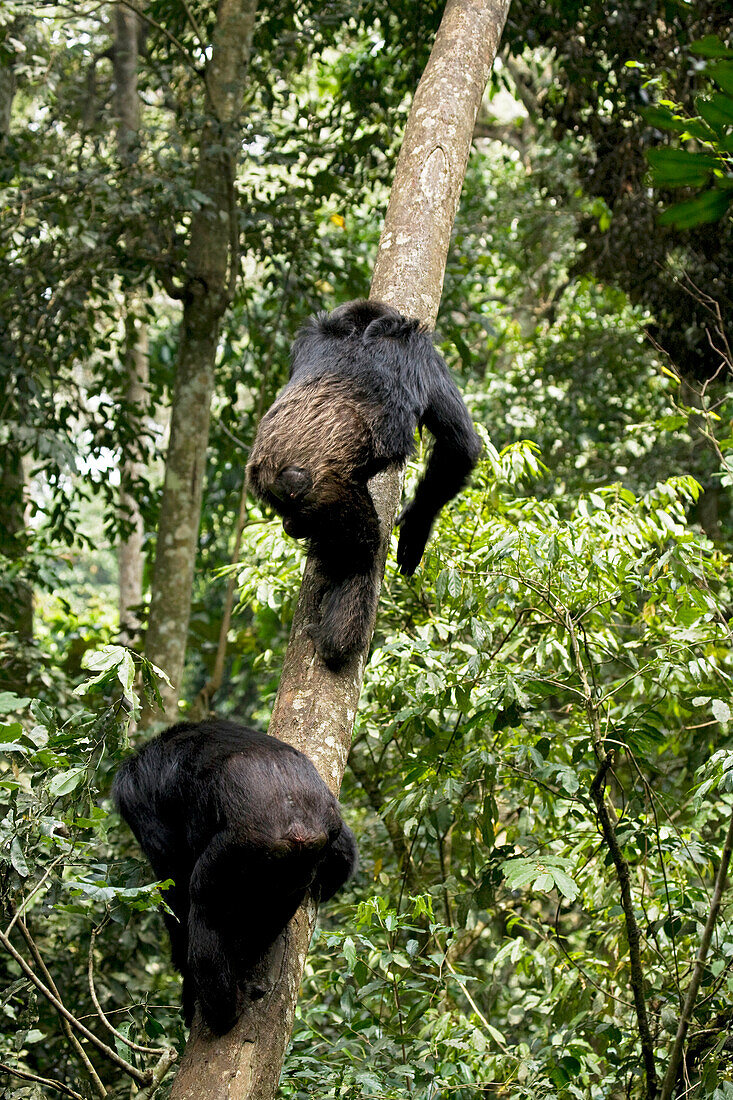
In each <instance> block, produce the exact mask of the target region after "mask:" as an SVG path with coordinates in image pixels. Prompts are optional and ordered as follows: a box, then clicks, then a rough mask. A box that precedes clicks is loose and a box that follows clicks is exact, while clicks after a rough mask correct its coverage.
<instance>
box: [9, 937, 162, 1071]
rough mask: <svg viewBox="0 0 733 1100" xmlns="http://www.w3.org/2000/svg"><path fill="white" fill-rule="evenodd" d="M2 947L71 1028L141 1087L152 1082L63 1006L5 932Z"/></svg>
mask: <svg viewBox="0 0 733 1100" xmlns="http://www.w3.org/2000/svg"><path fill="white" fill-rule="evenodd" d="M0 946H1V947H3V948H4V949H5V951H7V953H8V955H10V957H11V959H14V960H15V962H16V963H17V964H18V966H19V967H20V969H21V970H22V972H23V973H24V974H25V976H26V977H27V978H29V979H30V981H31V982H32V983H33V985H34V986H35V987H36V989H37V990H38V992H39V993H40V994H41V995H42V996H44V997H45V998H46V1000H47V1001H48V1002H49V1004H52V1005H53V1007H54V1008H55V1009H56V1011H57V1012H58V1013H59V1014H60V1015H61V1016H63V1017H64V1019H65V1020H67V1021H68V1022H69V1024H71V1026H72V1027H73V1028H74V1029H75V1031H77V1032H78V1034H79V1035H83V1036H84V1038H85V1039H88V1041H89V1042H90V1043H93V1045H94V1046H95V1047H96V1048H97V1050H99V1051H101V1052H102V1054H104V1056H105V1057H106V1058H108V1059H109V1060H110V1062H113V1063H114V1064H115V1065H116V1066H117V1067H118V1068H119V1069H121V1070H124V1072H125V1073H126V1074H127V1075H128V1076H129V1077H132V1079H133V1081H137V1083H138V1084H139V1085H147V1084H148V1083H149V1082H150V1079H151V1074H150V1073H141V1071H140V1070H139V1069H138V1068H137V1067H136V1066H132V1065H130V1063H129V1062H126V1061H125V1059H124V1058H120V1056H119V1054H118V1053H117V1052H116V1051H115V1050H112V1048H111V1047H108V1046H107V1044H106V1043H105V1042H103V1041H102V1040H101V1039H99V1038H98V1037H97V1036H96V1035H95V1034H94V1032H93V1031H90V1030H89V1028H87V1027H84V1024H82V1023H81V1022H80V1021H79V1020H77V1018H76V1016H74V1015H72V1013H71V1012H69V1010H68V1008H67V1007H66V1005H65V1004H63V1003H62V1002H61V1001H60V1000H59V998H58V997H57V996H55V994H53V993H52V992H51V990H50V989H49V988H48V986H47V985H45V984H44V983H43V982H42V981H41V979H40V978H39V977H38V975H37V974H36V973H35V972H34V971H33V969H32V968H31V967H30V966H29V965H28V963H27V962H26V961H25V959H24V958H23V956H22V955H21V954H20V953H19V952H18V951H16V950H15V948H14V947H13V945H12V943H11V942H10V940H9V939H8V938H7V936H6V935H5V934H4V933H3V932H0Z"/></svg>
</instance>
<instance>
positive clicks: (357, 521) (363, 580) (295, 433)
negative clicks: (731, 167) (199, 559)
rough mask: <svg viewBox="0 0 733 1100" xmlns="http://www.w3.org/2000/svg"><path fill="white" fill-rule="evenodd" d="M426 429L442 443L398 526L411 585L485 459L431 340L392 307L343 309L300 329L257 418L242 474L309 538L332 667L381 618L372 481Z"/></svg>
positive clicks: (295, 531)
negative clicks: (452, 504)
mask: <svg viewBox="0 0 733 1100" xmlns="http://www.w3.org/2000/svg"><path fill="white" fill-rule="evenodd" d="M423 425H424V426H425V427H426V428H427V429H428V430H429V431H430V432H431V434H432V435H433V436H434V439H435V443H434V446H433V449H432V452H431V454H430V458H429V460H428V464H427V468H426V470H425V473H424V475H423V477H422V480H421V481H420V483H419V484H418V486H417V491H416V493H415V496H414V499H413V500H412V501H411V502H410V503H409V504H408V505H407V506H406V508H405V509H404V510H403V512H402V514H401V516H400V517H399V519H398V521H397V522H398V523H399V524H400V526H401V530H400V538H399V544H398V548H397V561H398V564H399V566H400V569H401V571H402V572H403V573H405V574H406V575H408V576H410V575H411V574H412V573H414V572H415V569H416V568H417V566H418V564H419V562H420V559H421V557H422V555H423V551H424V549H425V545H426V543H427V540H428V537H429V535H430V530H431V528H432V526H433V522H434V520H435V517H436V516H437V514H438V512H439V511H440V509H441V508H442V507H443V505H444V504H446V503H447V502H448V501H449V500H450V499H451V498H452V497H454V496H455V495H456V493H458V492H459V490H460V489H461V488H462V486H463V485H464V484H465V482H466V479H467V478H468V475H469V474H470V472H471V470H472V469H473V467H474V466H475V464H476V461H477V459H478V455H479V451H480V449H481V444H480V441H479V438H478V436H477V435H476V432H475V431H474V428H473V425H472V423H471V418H470V416H469V414H468V410H467V409H466V406H465V405H464V403H463V399H462V397H461V395H460V393H459V391H458V388H457V387H456V384H455V382H454V381H453V379H452V378H451V376H450V373H449V371H448V367H447V366H446V364H445V362H444V360H443V358H442V357H441V356H440V355H439V353H438V352H437V351H436V349H435V347H434V346H433V342H432V339H431V337H430V334H429V333H428V332H427V331H426V330H425V329H424V328H423V327H422V326H421V325H420V323H419V322H418V321H415V320H408V319H407V318H406V317H403V316H402V314H401V313H398V312H397V311H396V310H394V309H392V308H391V307H390V306H387V305H384V304H382V303H381V302H368V301H355V302H348V303H346V305H342V306H339V307H338V309H335V310H334V311H333V313H331V314H330V315H329V314H325V313H323V314H319V315H318V316H317V317H315V318H311V320H310V321H309V322H308V323H307V324H306V325H305V326H304V328H303V329H301V331H300V333H299V334H298V336H297V337H296V339H295V342H294V344H293V349H292V364H291V371H290V381H289V382H288V384H287V385H286V386H285V388H284V390H283V391H282V392H281V393H280V395H279V397H278V398H277V399H276V401H275V403H274V404H273V405H272V407H271V408H270V410H269V411H268V412H267V414H266V415H265V416H264V417H263V419H262V422H261V424H260V427H259V430H258V432H257V437H256V439H255V442H254V446H253V447H252V452H251V455H250V460H249V463H248V466H247V473H248V477H249V484H250V487H251V489H252V491H253V492H254V493H255V495H256V496H258V497H259V498H260V499H261V500H263V501H265V503H267V504H269V505H270V506H271V507H272V508H274V509H275V511H276V512H278V513H279V514H280V515H281V516H282V517H283V526H284V528H285V530H286V532H287V533H288V534H289V535H292V536H293V537H294V538H306V539H308V540H309V543H310V549H311V551H312V553H313V554H314V555H315V557H316V559H317V564H318V572H319V574H320V577H321V579H322V583H323V591H322V593H321V596H320V600H321V605H320V615H321V618H320V622H319V623H318V624H315V625H313V626H312V627H311V633H312V636H313V639H314V641H315V643H316V648H317V650H318V652H319V654H320V655H321V657H322V658H323V660H324V661H325V662H326V664H328V665H329V666H330V667H332V668H336V667H338V666H339V665H341V664H342V663H343V662H344V661H345V660H347V659H348V658H349V657H350V656H351V655H352V654H353V653H356V652H359V651H361V650H362V649H363V648H364V647H365V646H366V642H367V637H368V631H369V629H370V627H371V623H372V621H373V616H374V613H375V610H376V601H377V576H376V557H377V553H378V550H379V545H380V531H379V520H378V518H377V513H376V510H375V508H374V504H373V502H372V498H371V496H370V494H369V490H368V488H367V482H368V481H369V479H370V478H371V477H374V475H375V474H376V473H378V472H379V471H380V470H384V469H386V468H387V467H389V466H398V465H401V464H402V463H404V462H405V461H406V459H407V458H408V456H409V455H410V453H411V452H412V449H413V445H414V437H415V428H416V427H422V426H423Z"/></svg>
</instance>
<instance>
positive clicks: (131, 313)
mask: <svg viewBox="0 0 733 1100" xmlns="http://www.w3.org/2000/svg"><path fill="white" fill-rule="evenodd" d="M133 6H134V7H136V8H137V9H138V10H140V0H137V2H135V0H133V3H132V4H131V6H130V7H125V6H124V5H123V4H116V5H115V9H114V78H115V85H114V115H115V118H116V120H117V154H118V156H119V159H120V162H121V163H123V164H124V162H125V161H126V160H129V159H131V158H133V157H135V155H136V150H137V143H138V135H139V131H140V99H139V97H138V94H137V70H138V55H139V52H140V37H141V33H142V21H141V19H140V17H139V15H138V14H137V12H136V11H133V10H132V7H133ZM135 299H136V296H135V294H134V293H133V292H128V293H127V294H126V295H125V302H124V306H123V308H124V311H125V351H124V355H125V358H124V363H123V371H124V376H125V388H124V402H125V405H126V406H127V415H128V416H129V415H130V413H131V410H132V409H134V410H135V412H134V416H135V418H136V419H140V420H142V418H143V417H144V415H145V411H146V409H147V404H148V401H147V384H148V330H147V325H146V324H145V322H144V321H142V320H140V319H139V318H136V316H135ZM141 473H142V464H141V463H140V462H139V461H136V459H135V458H134V457H133V456H130V455H127V454H126V455H123V457H122V461H121V464H120V514H121V516H122V519H123V520H124V522H125V523H126V524H129V526H130V528H131V530H130V533H129V534H128V535H127V536H126V537H125V538H122V539H120V543H119V546H118V548H117V567H118V573H119V582H118V583H119V623H120V641H121V642H122V643H123V644H124V645H135V644H136V642H137V639H138V635H139V632H140V617H139V614H138V612H137V610H136V609H137V608H138V607H139V606H140V604H141V603H142V598H143V565H144V556H143V536H144V527H143V518H142V515H141V513H140V508H139V506H138V502H137V498H136V495H135V488H134V487H135V484H136V482H137V480H138V478H139V477H140V474H141Z"/></svg>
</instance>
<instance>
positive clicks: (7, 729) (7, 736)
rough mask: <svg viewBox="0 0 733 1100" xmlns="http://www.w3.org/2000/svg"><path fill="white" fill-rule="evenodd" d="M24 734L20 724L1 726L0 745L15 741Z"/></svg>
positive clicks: (10, 723)
mask: <svg viewBox="0 0 733 1100" xmlns="http://www.w3.org/2000/svg"><path fill="white" fill-rule="evenodd" d="M22 733H23V727H22V726H21V724H20V722H9V723H8V724H7V725H3V726H0V744H4V743H5V742H6V741H15V740H16V739H17V738H18V736H19V735H21V734H22Z"/></svg>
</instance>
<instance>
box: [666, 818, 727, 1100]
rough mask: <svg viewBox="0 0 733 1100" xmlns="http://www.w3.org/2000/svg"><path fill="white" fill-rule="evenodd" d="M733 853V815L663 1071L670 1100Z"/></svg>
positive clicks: (667, 1099) (667, 1095) (668, 1099)
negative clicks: (675, 1032) (688, 982)
mask: <svg viewBox="0 0 733 1100" xmlns="http://www.w3.org/2000/svg"><path fill="white" fill-rule="evenodd" d="M731 853H733V815H731V819H730V821H729V823H728V832H727V834H726V838H725V843H724V844H723V851H722V852H721V855H720V866H719V867H718V873H717V875H716V876H715V886H714V888H713V898H712V901H711V903H710V912H709V913H708V917H707V920H706V921H705V927H704V928H703V932H702V938H701V940H700V947H699V949H698V952H697V958H696V960H695V969H694V970H693V972H692V978H691V979H690V984H689V986H688V988H687V995H686V997H685V1003H684V1005H683V1006H682V1015H681V1016H680V1022H679V1024H678V1025H677V1034H676V1035H675V1038H674V1044H673V1046H672V1053H671V1054H670V1056H669V1063H668V1065H667V1072H666V1073H665V1075H664V1081H663V1082H662V1092H661V1096H660V1100H670V1098H671V1096H672V1092H673V1090H674V1086H675V1082H676V1080H677V1073H678V1071H679V1067H680V1061H681V1060H682V1047H683V1046H684V1042H685V1039H686V1037H687V1030H688V1028H689V1026H690V1021H691V1019H692V1012H693V1009H694V1007H695V1001H696V1000H697V995H698V993H699V991H700V983H701V982H702V978H703V974H704V973H705V960H706V959H707V956H708V951H709V950H710V943H711V940H712V938H713V931H714V930H715V925H716V922H717V920H718V915H719V913H720V905H721V902H722V899H723V890H724V888H725V880H726V877H727V875H728V867H729V866H730V859H731Z"/></svg>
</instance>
